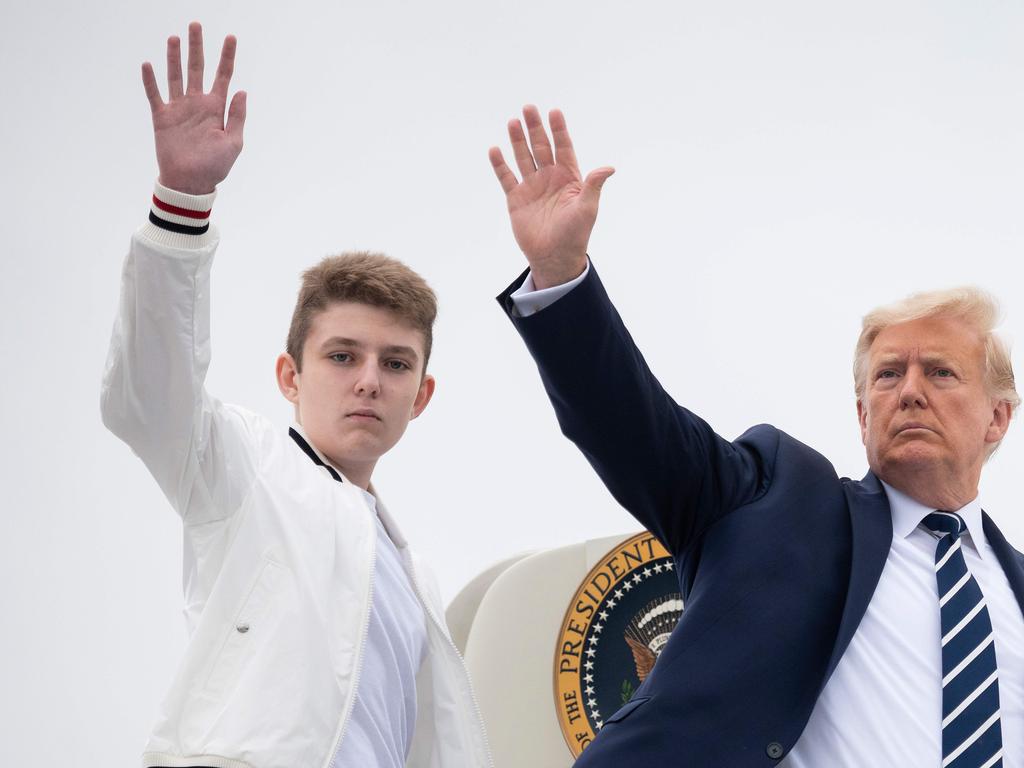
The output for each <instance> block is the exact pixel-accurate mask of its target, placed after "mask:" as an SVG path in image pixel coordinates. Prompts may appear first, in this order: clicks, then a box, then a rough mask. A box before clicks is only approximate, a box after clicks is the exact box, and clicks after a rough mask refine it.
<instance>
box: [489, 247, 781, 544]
mask: <svg viewBox="0 0 1024 768" xmlns="http://www.w3.org/2000/svg"><path fill="white" fill-rule="evenodd" d="M525 274H526V273H524V274H523V275H521V276H520V278H519V279H518V280H516V281H515V282H514V283H513V284H512V285H511V286H509V288H508V289H506V291H505V292H504V293H502V294H501V295H500V296H498V301H499V303H500V304H501V305H502V307H503V308H504V309H505V311H506V313H507V314H508V315H509V317H510V319H511V320H512V322H513V324H514V325H515V327H516V329H517V330H518V331H519V333H520V335H521V336H522V337H523V340H524V341H525V342H526V346H527V348H528V349H529V351H530V354H531V355H532V356H533V358H534V361H535V362H536V363H537V367H538V369H539V371H540V375H541V380H542V382H543V384H544V388H545V390H546V391H547V394H548V397H549V398H550V399H551V403H552V405H553V406H554V409H555V415H556V416H557V418H558V423H559V425H560V426H561V429H562V432H563V434H565V436H566V437H568V438H569V439H570V440H572V441H573V442H574V443H575V444H576V446H577V447H578V448H579V449H580V450H581V451H582V452H583V455H584V456H585V457H586V458H587V460H588V461H589V462H590V464H591V465H592V466H593V467H594V469H595V470H596V472H597V474H598V475H599V476H600V478H601V480H602V481H603V482H604V483H605V485H606V486H607V487H608V490H609V491H611V493H612V495H613V496H614V497H615V499H616V500H617V501H618V502H619V503H620V504H621V505H622V506H623V507H625V508H626V510H628V511H629V512H630V513H631V514H632V515H633V516H634V517H636V518H637V520H639V521H640V523H641V524H642V525H643V526H644V527H645V528H647V529H648V530H650V531H651V532H652V533H654V534H655V535H656V536H657V537H658V538H659V539H660V540H661V541H662V542H663V543H664V544H665V545H666V547H667V548H668V549H669V551H670V552H672V553H673V554H676V555H681V554H682V553H683V552H684V551H685V550H686V549H687V548H688V547H689V546H690V544H692V543H693V542H694V541H696V540H697V539H698V538H699V537H700V535H701V534H702V533H703V531H704V530H706V529H707V527H708V526H710V525H712V524H713V523H714V522H715V521H716V520H718V519H719V518H720V517H721V516H723V515H725V514H728V513H729V512H730V511H732V510H734V509H736V508H737V507H740V506H742V505H743V504H745V503H747V502H749V501H752V500H753V499H754V498H756V497H757V496H758V495H760V494H761V493H763V492H764V490H765V488H766V487H767V483H768V470H767V469H766V466H765V461H764V458H763V452H762V451H760V450H757V449H756V448H755V447H754V446H751V445H748V444H746V443H744V442H743V441H742V440H740V441H737V442H736V443H735V444H734V443H730V442H729V441H727V440H725V439H723V438H721V437H719V436H718V435H717V434H715V432H714V430H712V429H711V427H710V426H709V425H708V424H707V423H706V422H704V421H703V420H702V419H700V418H699V417H698V416H696V415H694V414H693V413H691V412H690V411H688V410H686V409H685V408H682V407H680V406H679V405H677V404H676V403H675V402H674V401H673V400H672V398H671V397H669V395H668V394H667V393H666V392H665V390H664V389H663V388H662V386H661V384H659V383H658V380H657V379H656V378H655V377H654V375H653V374H652V373H651V371H650V369H649V368H648V367H647V363H646V362H645V361H644V359H643V356H642V355H641V354H640V351H639V350H638V349H637V347H636V345H635V344H634V343H633V340H632V338H631V337H630V335H629V332H628V331H627V330H626V328H625V326H624V325H623V323H622V320H621V318H620V317H619V314H618V312H617V311H616V310H615V308H614V307H613V306H612V304H611V301H610V300H609V298H608V295H607V293H606V292H605V289H604V286H603V285H602V284H601V280H600V278H599V277H598V275H597V273H596V271H595V270H594V269H593V265H591V270H590V273H589V274H588V275H587V277H586V279H584V281H583V282H582V283H581V284H580V285H579V286H577V287H576V288H574V289H573V290H572V291H570V292H569V293H568V294H566V295H565V296H563V297H562V298H560V299H559V300H558V301H556V302H555V303H554V304H552V305H550V306H549V307H547V308H545V309H544V310H542V311H540V312H538V313H537V314H534V315H530V316H528V317H516V316H514V315H513V313H512V306H511V300H510V298H509V296H510V295H511V293H512V292H513V291H515V290H516V289H517V288H518V287H519V285H520V284H521V282H522V280H523V278H524V277H525Z"/></svg>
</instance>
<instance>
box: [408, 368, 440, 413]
mask: <svg viewBox="0 0 1024 768" xmlns="http://www.w3.org/2000/svg"><path fill="white" fill-rule="evenodd" d="M436 384H437V382H436V381H434V377H433V376H431V375H430V374H429V373H428V374H427V375H425V376H424V377H423V381H421V382H420V389H419V391H418V392H417V393H416V399H415V400H413V403H412V418H414V419H415V418H416V417H417V416H419V415H420V414H421V413H423V409H424V408H426V407H427V403H429V402H430V398H432V397H433V396H434V387H435V386H436Z"/></svg>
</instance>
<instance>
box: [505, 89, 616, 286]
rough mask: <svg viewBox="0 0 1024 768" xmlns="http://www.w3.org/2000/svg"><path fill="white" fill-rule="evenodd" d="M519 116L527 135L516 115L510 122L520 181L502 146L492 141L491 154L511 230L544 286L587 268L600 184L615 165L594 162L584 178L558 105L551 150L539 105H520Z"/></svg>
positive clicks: (537, 283)
mask: <svg viewBox="0 0 1024 768" xmlns="http://www.w3.org/2000/svg"><path fill="white" fill-rule="evenodd" d="M523 118H524V119H525V121H526V129H527V131H529V141H527V135H526V133H525V132H524V131H523V125H522V123H521V122H520V121H519V120H518V119H513V120H510V121H509V123H508V136H509V140H510V141H511V142H512V152H513V155H514V156H515V159H516V165H517V166H518V168H519V173H520V175H521V176H522V181H519V180H517V179H516V175H515V173H513V172H512V170H511V169H510V168H509V167H508V165H506V163H505V158H504V157H503V156H502V154H501V150H500V149H498V148H497V147H491V150H490V159H491V165H492V166H493V168H494V173H495V175H497V177H498V181H499V182H500V183H501V188H502V189H503V190H505V197H506V200H507V202H508V213H509V218H510V219H511V220H512V233H513V234H514V235H515V238H516V242H517V243H518V244H519V247H520V248H521V249H522V251H523V253H524V254H525V255H526V259H527V261H529V262H530V268H531V270H532V272H533V282H534V285H535V287H537V288H548V287H550V286H552V285H560V284H562V283H566V282H568V281H569V280H572V279H573V278H575V277H578V276H579V275H580V274H581V273H582V272H583V270H584V269H585V268H586V265H587V243H588V241H589V240H590V232H591V230H592V229H593V228H594V221H595V220H596V219H597V206H598V200H599V198H600V195H601V187H602V186H603V185H604V183H605V181H607V179H608V177H609V176H611V175H612V174H613V173H615V169H614V168H609V167H607V166H605V167H602V168H597V169H595V170H593V171H591V172H590V173H589V174H587V177H586V178H585V179H584V178H582V176H581V175H580V169H579V165H577V163H576V154H575V152H574V151H573V148H572V140H571V139H570V138H569V131H568V129H567V128H566V126H565V117H564V116H563V115H562V113H561V112H560V111H559V110H557V109H554V110H552V111H551V112H550V113H549V115H548V122H549V124H550V126H551V135H552V136H553V138H554V141H555V145H554V150H552V147H551V142H550V141H549V140H548V135H547V132H546V131H545V130H544V123H543V122H542V120H541V117H540V112H539V111H538V110H537V108H536V107H534V106H532V105H528V106H526V107H524V108H523Z"/></svg>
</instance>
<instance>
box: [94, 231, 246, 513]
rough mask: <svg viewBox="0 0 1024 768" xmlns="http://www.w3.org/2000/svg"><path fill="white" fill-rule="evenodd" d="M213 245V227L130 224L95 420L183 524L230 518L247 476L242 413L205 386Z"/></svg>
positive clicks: (241, 495) (241, 496)
mask: <svg viewBox="0 0 1024 768" xmlns="http://www.w3.org/2000/svg"><path fill="white" fill-rule="evenodd" d="M152 218H153V217H152V216H151V220H152ZM216 247H217V236H216V233H215V231H212V230H210V231H205V232H204V234H202V235H193V234H182V233H180V232H179V233H173V232H168V231H167V230H163V229H160V228H159V227H157V226H154V224H152V223H150V224H147V225H146V226H145V227H143V228H142V229H140V230H139V231H138V232H136V233H135V235H134V236H133V237H132V240H131V247H130V250H129V252H128V256H127V258H126V259H125V263H124V268H123V271H122V279H121V297H120V308H119V312H118V316H117V319H116V321H115V323H114V331H113V334H112V338H111V342H110V350H109V353H108V357H107V364H106V368H105V371H104V376H103V385H102V390H101V401H100V410H101V413H102V417H103V423H104V424H105V425H106V426H107V428H108V429H110V431H111V432H113V433H114V434H115V435H117V436H118V437H119V438H121V439H122V440H123V441H124V442H125V443H127V444H128V445H129V446H130V447H131V449H132V450H133V451H134V452H135V453H136V454H137V455H138V456H139V458H141V459H142V461H143V462H144V463H145V465H146V467H147V468H148V469H149V471H150V473H152V475H153V477H154V478H155V479H156V481H157V483H158V484H159V486H160V488H161V490H162V491H163V493H164V495H165V496H166V497H167V499H168V500H169V501H170V503H171V505H172V506H173V507H174V509H175V510H176V511H177V512H178V513H179V515H181V517H182V518H183V520H184V521H185V522H186V523H204V522H211V521H214V520H221V519H224V518H227V517H229V516H230V515H231V514H232V513H233V512H234V511H235V510H236V509H237V508H238V506H239V505H240V503H241V501H242V499H243V498H244V496H245V494H246V493H247V492H248V490H249V488H250V487H251V485H252V482H253V479H254V477H255V461H256V459H255V456H256V451H255V450H254V444H253V442H254V441H253V439H252V437H251V435H250V434H249V433H248V429H249V427H248V422H247V420H246V419H245V418H244V416H243V415H242V413H241V412H240V411H238V410H237V409H233V408H232V407H231V406H226V405H224V404H223V403H221V402H220V401H218V400H216V399H215V398H213V397H211V396H210V395H209V394H208V393H207V391H206V389H205V386H204V380H205V378H206V370H207V368H208V366H209V363H210V265H211V263H212V261H213V254H214V251H215V250H216Z"/></svg>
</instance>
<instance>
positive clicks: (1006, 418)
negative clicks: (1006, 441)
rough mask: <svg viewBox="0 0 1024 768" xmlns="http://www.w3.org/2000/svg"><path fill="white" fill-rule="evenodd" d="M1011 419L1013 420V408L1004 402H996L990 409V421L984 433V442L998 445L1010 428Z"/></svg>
mask: <svg viewBox="0 0 1024 768" xmlns="http://www.w3.org/2000/svg"><path fill="white" fill-rule="evenodd" d="M1011 418H1013V406H1012V405H1010V404H1009V403H1008V402H1006V401H1005V400H999V401H997V402H996V403H995V407H994V408H993V409H992V421H991V422H990V423H989V425H988V430H987V431H986V432H985V442H986V443H998V442H999V441H1000V440H1002V439H1003V436H1004V435H1005V434H1006V431H1007V430H1008V429H1009V428H1010V419H1011Z"/></svg>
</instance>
